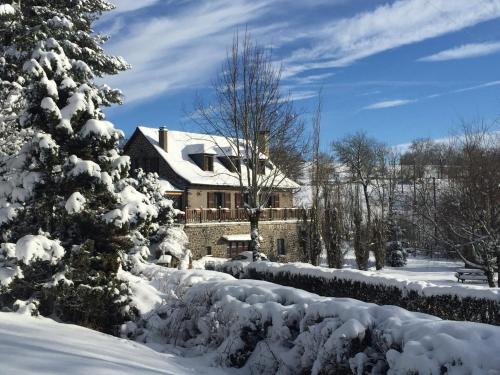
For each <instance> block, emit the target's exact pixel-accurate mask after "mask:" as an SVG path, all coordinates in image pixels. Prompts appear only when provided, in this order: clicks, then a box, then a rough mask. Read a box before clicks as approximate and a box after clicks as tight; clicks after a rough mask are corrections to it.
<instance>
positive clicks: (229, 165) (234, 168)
mask: <svg viewBox="0 0 500 375" xmlns="http://www.w3.org/2000/svg"><path fill="white" fill-rule="evenodd" d="M219 160H220V162H221V163H222V165H224V167H226V169H227V170H228V171H229V172H241V163H240V158H239V157H238V156H221V157H219Z"/></svg>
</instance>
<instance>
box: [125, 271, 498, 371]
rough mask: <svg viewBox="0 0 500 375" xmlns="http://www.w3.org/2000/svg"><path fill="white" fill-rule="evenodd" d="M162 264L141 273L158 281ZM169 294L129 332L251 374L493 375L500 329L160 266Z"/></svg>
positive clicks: (130, 326)
mask: <svg viewBox="0 0 500 375" xmlns="http://www.w3.org/2000/svg"><path fill="white" fill-rule="evenodd" d="M157 272H160V271H159V270H158V268H154V267H151V266H148V267H146V270H143V273H142V275H143V276H144V277H146V278H148V279H149V280H155V276H158V275H157ZM161 272H167V273H168V274H162V275H161V276H160V277H158V278H156V281H160V280H161V282H162V283H163V286H164V287H163V288H160V290H161V291H162V292H163V293H165V295H166V296H167V297H166V301H165V302H164V303H163V304H157V305H156V307H155V308H154V309H153V310H152V311H150V313H149V314H146V315H145V316H144V317H143V320H142V321H141V322H139V323H138V324H134V325H128V326H124V327H123V332H124V334H128V335H129V336H130V337H134V338H135V339H137V340H139V341H143V342H149V343H156V344H159V343H162V344H165V343H170V344H175V345H177V346H181V347H184V348H185V351H186V352H187V353H188V354H189V355H201V354H204V353H207V352H208V353H211V358H213V359H214V364H215V365H217V366H223V367H243V368H244V369H245V370H247V372H248V373H251V374H304V373H311V374H330V373H342V374H351V373H352V374H366V373H370V374H383V373H388V374H408V375H410V374H415V373H426V374H431V375H432V374H436V375H438V374H439V375H441V374H443V372H446V373H457V374H458V373H460V374H494V373H495V371H497V370H498V368H500V367H499V366H500V359H499V357H498V355H497V353H498V350H499V349H500V328H499V327H495V326H489V325H483V324H476V323H467V322H450V321H442V320H440V319H439V318H436V317H433V316H429V315H425V314H420V313H414V312H409V311H407V310H404V309H401V308H398V307H395V306H378V305H374V304H368V303H364V302H360V301H356V300H352V299H335V298H325V297H319V296H318V295H315V294H310V293H307V292H305V291H301V290H298V289H293V288H288V287H283V286H279V285H276V284H271V283H267V282H263V281H255V280H234V279H232V278H230V277H229V276H222V274H219V273H216V272H212V271H194V272H186V271H172V270H168V271H161Z"/></svg>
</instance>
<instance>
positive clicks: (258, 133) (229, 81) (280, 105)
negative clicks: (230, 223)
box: [196, 33, 303, 260]
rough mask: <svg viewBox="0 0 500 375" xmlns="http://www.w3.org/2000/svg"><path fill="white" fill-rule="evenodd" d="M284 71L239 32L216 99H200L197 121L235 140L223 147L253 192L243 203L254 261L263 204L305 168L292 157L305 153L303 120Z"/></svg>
mask: <svg viewBox="0 0 500 375" xmlns="http://www.w3.org/2000/svg"><path fill="white" fill-rule="evenodd" d="M281 74H282V69H281V67H280V66H278V65H277V64H276V63H275V62H274V61H273V60H272V55H271V52H269V51H268V50H265V49H264V48H262V47H260V46H258V45H256V44H255V43H253V42H252V41H251V38H250V37H249V35H248V34H247V33H245V36H244V38H243V40H242V41H240V40H239V38H238V35H236V36H235V38H234V40H233V44H232V48H231V50H230V51H229V52H228V56H227V58H226V60H225V62H224V63H223V66H222V69H221V71H220V74H219V75H218V77H217V79H216V80H215V82H214V84H213V88H214V91H215V100H214V103H213V104H212V105H205V104H204V103H203V102H202V101H201V100H198V101H197V103H196V111H197V114H198V118H199V120H196V121H197V123H198V124H199V125H201V127H202V128H203V129H204V130H205V131H206V132H207V133H209V134H213V135H218V136H222V137H223V138H224V139H225V140H226V142H227V143H228V144H229V145H230V147H227V146H225V147H224V146H222V145H218V146H219V148H220V150H221V151H222V153H223V154H224V155H225V156H226V157H227V162H228V163H229V164H230V165H231V168H232V170H233V171H234V172H235V173H236V174H237V176H238V181H239V186H240V190H241V193H242V196H246V197H247V200H246V202H241V203H244V207H245V208H246V212H247V215H248V218H249V222H250V234H251V242H250V250H251V251H252V252H253V256H254V260H256V259H257V257H258V252H259V250H260V240H259V219H260V215H261V213H262V209H263V207H264V206H265V205H266V203H267V202H268V201H269V199H270V198H271V196H272V194H273V192H274V191H275V190H276V189H279V188H280V187H282V186H283V185H284V184H285V183H286V182H287V181H288V180H287V176H289V175H292V174H294V172H296V169H297V168H300V165H297V162H296V158H294V157H291V156H293V155H300V152H297V150H298V149H299V148H300V147H301V145H302V144H303V137H302V135H303V124H302V123H301V122H300V119H299V116H298V114H297V113H296V112H295V110H294V108H293V102H292V101H291V99H290V96H286V95H283V93H282V87H281ZM214 142H215V143H217V142H216V141H215V139H214ZM273 150H276V151H279V152H274V151H273ZM270 155H272V160H271V158H270Z"/></svg>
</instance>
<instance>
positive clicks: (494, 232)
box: [421, 126, 500, 286]
mask: <svg viewBox="0 0 500 375" xmlns="http://www.w3.org/2000/svg"><path fill="white" fill-rule="evenodd" d="M452 148H453V150H454V151H453V154H454V155H455V160H454V161H453V162H454V163H455V164H456V165H457V166H459V167H460V173H455V174H453V175H452V176H451V177H450V178H449V181H448V184H447V185H446V186H444V187H442V189H441V191H440V192H439V197H438V202H437V210H433V206H432V204H431V199H427V204H425V205H422V206H421V209H422V215H423V216H424V217H425V219H426V220H427V221H428V222H430V223H432V227H434V228H436V233H435V236H437V240H438V241H440V242H441V243H443V244H444V245H446V246H448V247H450V248H451V249H453V250H454V251H455V252H456V254H457V255H458V256H459V257H460V258H461V259H462V260H463V261H464V262H465V264H466V265H467V266H470V267H475V268H479V269H482V270H484V271H485V274H486V276H487V278H488V283H489V285H490V286H495V281H494V272H495V270H497V271H498V270H500V267H499V266H500V205H499V202H500V189H499V186H500V139H499V136H498V134H492V133H490V132H489V131H488V128H487V127H484V126H479V127H475V128H474V127H471V126H465V127H464V134H463V136H460V137H456V138H455V140H454V144H453V145H452ZM429 234H430V235H433V234H432V232H431V233H429ZM498 272H500V271H498ZM499 277H500V275H499ZM498 281H500V280H498Z"/></svg>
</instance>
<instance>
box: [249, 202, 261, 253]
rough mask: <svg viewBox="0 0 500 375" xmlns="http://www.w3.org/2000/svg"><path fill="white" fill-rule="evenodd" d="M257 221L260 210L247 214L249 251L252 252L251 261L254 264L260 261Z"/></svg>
mask: <svg viewBox="0 0 500 375" xmlns="http://www.w3.org/2000/svg"><path fill="white" fill-rule="evenodd" d="M259 219H260V210H259V209H258V208H254V209H252V211H251V212H250V214H249V220H250V249H249V250H250V251H251V252H252V260H253V261H254V262H256V261H258V260H259V259H260V256H259V253H260V235H259Z"/></svg>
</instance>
